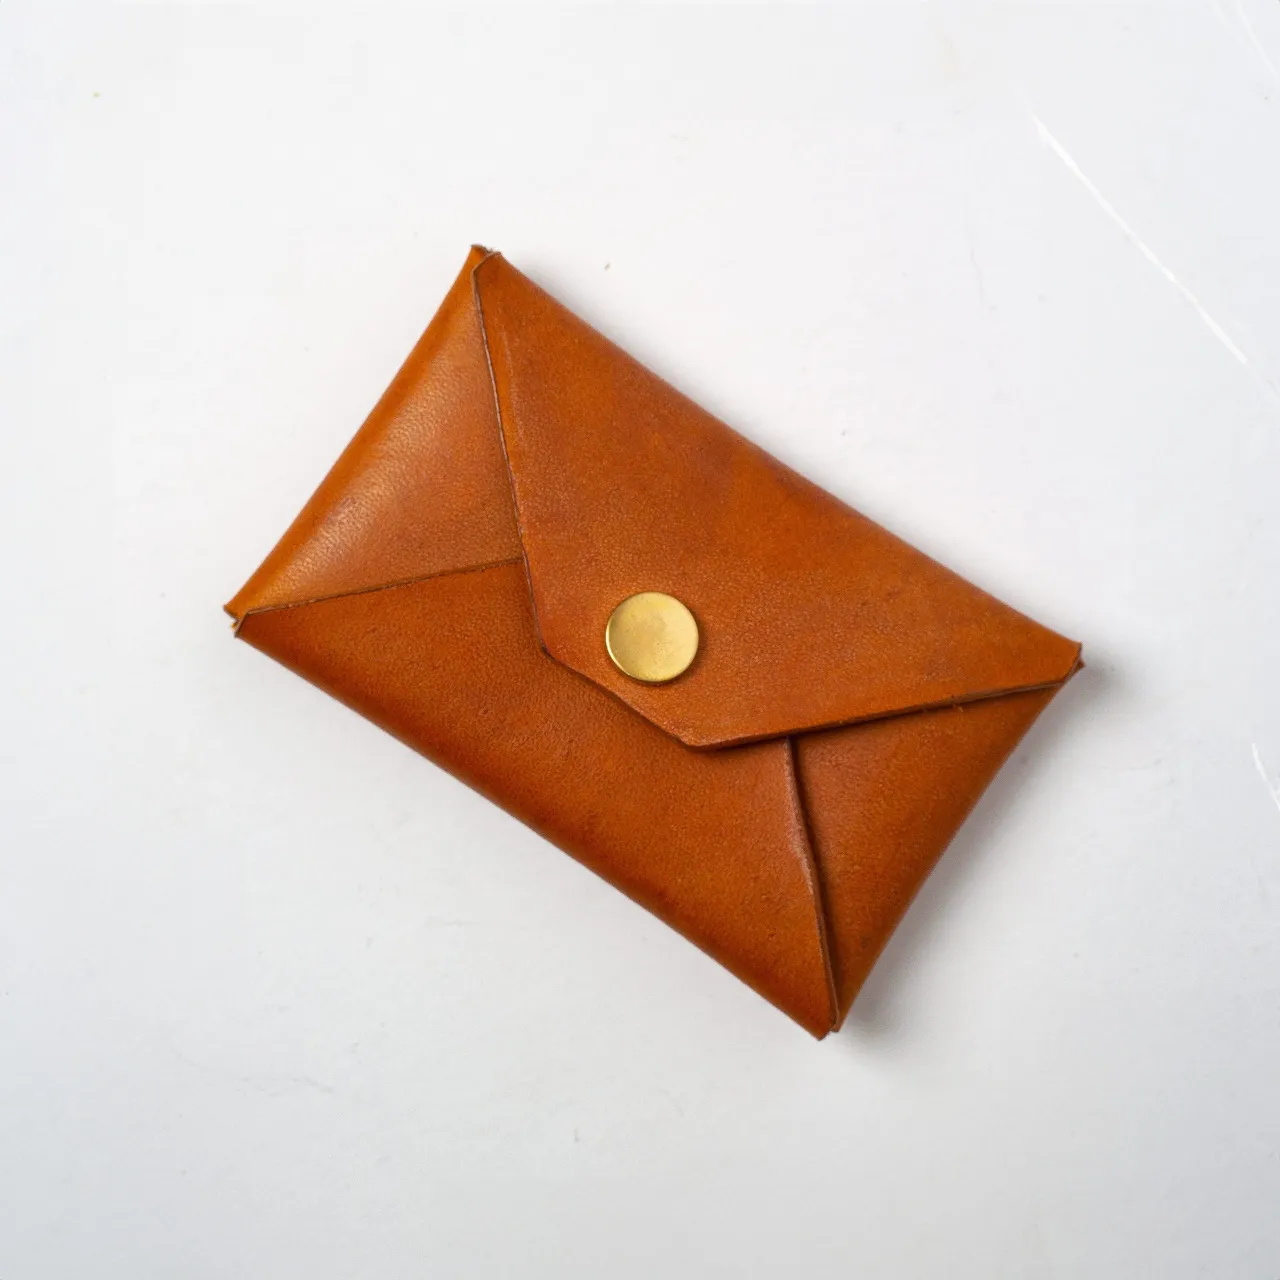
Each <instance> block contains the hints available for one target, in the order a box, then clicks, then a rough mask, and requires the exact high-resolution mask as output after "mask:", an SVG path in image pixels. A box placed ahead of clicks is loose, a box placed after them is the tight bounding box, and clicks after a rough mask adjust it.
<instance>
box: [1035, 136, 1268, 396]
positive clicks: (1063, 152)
mask: <svg viewBox="0 0 1280 1280" xmlns="http://www.w3.org/2000/svg"><path fill="white" fill-rule="evenodd" d="M1030 115H1031V119H1032V121H1033V122H1034V123H1035V126H1036V132H1037V133H1038V134H1039V135H1040V141H1041V142H1043V143H1044V144H1045V146H1046V147H1048V148H1049V150H1050V151H1052V152H1053V154H1054V155H1055V156H1057V157H1058V159H1059V160H1061V161H1062V163H1063V164H1064V165H1065V166H1066V168H1067V172H1068V173H1070V174H1071V176H1072V177H1073V178H1075V179H1076V181H1077V182H1079V183H1080V185H1081V186H1082V187H1084V189H1085V190H1086V191H1087V192H1088V193H1089V194H1090V195H1091V196H1092V197H1093V199H1094V202H1095V203H1096V204H1097V206H1098V208H1100V209H1101V210H1102V212H1103V213H1105V214H1106V215H1107V217H1108V218H1110V219H1111V221H1112V222H1114V223H1115V224H1116V226H1117V227H1119V228H1120V230H1121V231H1122V232H1124V236H1125V239H1127V240H1128V241H1129V242H1130V244H1132V245H1133V247H1134V248H1135V249H1137V251H1138V252H1139V253H1140V254H1142V256H1143V257H1144V258H1146V260H1147V261H1148V262H1149V263H1151V265H1152V266H1153V267H1155V269H1156V270H1157V271H1158V272H1159V273H1160V274H1161V275H1162V276H1164V278H1165V279H1166V280H1167V281H1168V282H1169V283H1170V284H1171V285H1173V287H1174V288H1175V289H1176V290H1177V291H1178V292H1179V293H1180V294H1181V295H1182V297H1183V298H1184V299H1185V300H1186V301H1187V302H1188V303H1190V304H1191V306H1192V308H1193V309H1194V310H1195V313H1196V314H1197V315H1198V316H1199V317H1200V319H1201V320H1202V321H1204V325H1205V328H1206V329H1208V330H1209V332H1210V333H1211V334H1213V336H1214V337H1215V338H1217V340H1218V341H1219V342H1220V343H1222V345H1223V346H1224V347H1226V349H1227V350H1228V351H1229V352H1230V353H1231V354H1232V355H1233V356H1235V358H1236V359H1237V360H1238V361H1239V362H1240V364H1241V365H1242V366H1243V367H1244V368H1245V369H1247V370H1248V371H1249V373H1250V374H1251V375H1252V376H1253V377H1254V378H1255V379H1256V380H1257V382H1258V385H1259V386H1261V387H1262V389H1263V390H1264V391H1266V392H1267V394H1268V395H1269V396H1270V397H1271V398H1272V399H1273V400H1277V401H1280V392H1278V391H1277V390H1276V388H1275V387H1273V386H1272V385H1271V383H1270V382H1269V381H1268V380H1267V379H1266V378H1264V377H1263V376H1262V375H1261V374H1259V373H1258V372H1257V370H1255V369H1254V368H1253V366H1252V365H1251V364H1250V363H1249V357H1248V356H1246V355H1245V353H1244V352H1243V351H1241V350H1240V348H1239V347H1237V346H1236V344H1235V343H1234V342H1232V341H1231V335H1230V334H1228V333H1227V331H1226V330H1225V329H1224V328H1223V327H1222V326H1221V325H1220V324H1219V323H1218V322H1217V321H1216V320H1215V319H1214V318H1213V317H1212V316H1211V315H1210V314H1209V313H1208V312H1207V311H1206V310H1205V309H1204V307H1203V306H1201V304H1200V299H1199V298H1197V297H1196V295H1195V294H1194V293H1192V292H1191V290H1190V289H1188V288H1187V286H1186V285H1185V284H1183V283H1182V281H1181V280H1179V279H1178V277H1177V276H1175V275H1174V274H1173V272H1172V271H1170V270H1169V268H1168V267H1166V266H1165V265H1164V263H1163V262H1161V261H1160V259H1159V258H1157V257H1156V255H1155V253H1154V252H1153V251H1152V250H1151V249H1150V248H1149V247H1148V246H1147V244H1146V243H1145V242H1144V241H1143V240H1142V238H1141V237H1140V236H1139V235H1138V233H1137V232H1136V231H1135V230H1134V229H1133V228H1132V227H1131V226H1130V225H1129V224H1128V223H1127V222H1126V221H1125V220H1124V219H1123V218H1122V217H1121V216H1120V214H1119V212H1118V211H1117V210H1116V207H1115V206H1114V205H1113V204H1112V203H1111V201H1110V200H1108V199H1107V197H1106V196H1104V195H1103V194H1102V192H1101V191H1099V190H1098V188H1097V187H1095V186H1094V185H1093V183H1092V182H1091V181H1090V180H1089V178H1088V177H1087V176H1086V174H1085V172H1084V170H1083V169H1081V168H1080V166H1079V165H1078V164H1076V162H1075V160H1074V159H1073V158H1072V156H1071V153H1070V152H1069V151H1068V150H1067V149H1066V147H1064V146H1063V145H1062V143H1060V142H1059V141H1058V140H1057V138H1055V137H1054V136H1053V134H1051V133H1050V132H1049V130H1048V128H1047V127H1046V125H1045V123H1044V121H1043V120H1041V119H1040V117H1039V116H1038V115H1036V113H1035V112H1034V111H1032V112H1030Z"/></svg>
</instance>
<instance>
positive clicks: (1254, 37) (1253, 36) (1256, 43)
mask: <svg viewBox="0 0 1280 1280" xmlns="http://www.w3.org/2000/svg"><path fill="white" fill-rule="evenodd" d="M1236 13H1238V14H1239V15H1240V25H1241V26H1243V27H1244V31H1245V35H1247V36H1248V37H1249V43H1250V44H1251V45H1253V48H1254V51H1255V52H1256V53H1257V55H1258V57H1260V58H1261V59H1262V61H1263V62H1265V63H1266V64H1267V70H1268V71H1270V72H1271V77H1272V79H1273V80H1275V82H1276V83H1277V84H1280V71H1277V70H1276V64H1275V63H1274V62H1272V61H1271V55H1270V54H1269V53H1268V52H1267V51H1266V49H1264V48H1263V45H1262V41H1261V40H1259V39H1258V33H1257V32H1256V31H1255V30H1254V29H1253V23H1252V22H1250V21H1249V15H1248V14H1247V13H1246V12H1245V8H1244V4H1243V3H1242V0H1236Z"/></svg>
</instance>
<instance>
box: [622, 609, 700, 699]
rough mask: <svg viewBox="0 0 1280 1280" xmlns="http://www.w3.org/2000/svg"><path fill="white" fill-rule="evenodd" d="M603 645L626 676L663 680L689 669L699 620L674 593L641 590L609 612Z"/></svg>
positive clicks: (696, 640)
mask: <svg viewBox="0 0 1280 1280" xmlns="http://www.w3.org/2000/svg"><path fill="white" fill-rule="evenodd" d="M604 645H605V648H606V649H607V650H608V651H609V657H610V658H611V659H612V660H613V665H614V666H615V667H617V668H618V670H619V671H621V672H622V674H623V675H624V676H630V677H631V678H632V679H633V680H641V681H643V682H644V683H645V684H664V683H665V682H666V681H668V680H674V679H675V678H676V676H678V675H683V674H684V673H685V672H686V671H688V669H689V664H690V663H691V662H692V661H693V659H694V657H695V656H696V655H697V652H698V624H697V623H696V622H695V621H694V618H693V614H691V613H690V612H689V610H688V609H686V608H685V607H684V605H682V604H681V603H680V601H679V600H677V599H676V598H675V596H667V595H663V594H662V592H661V591H642V592H640V594H639V595H634V596H628V597H627V598H626V599H625V600H624V601H623V602H622V603H621V604H620V605H619V606H618V607H617V608H616V609H615V610H614V611H613V612H612V613H611V614H610V615H609V622H608V625H607V626H606V627H605V629H604Z"/></svg>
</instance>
